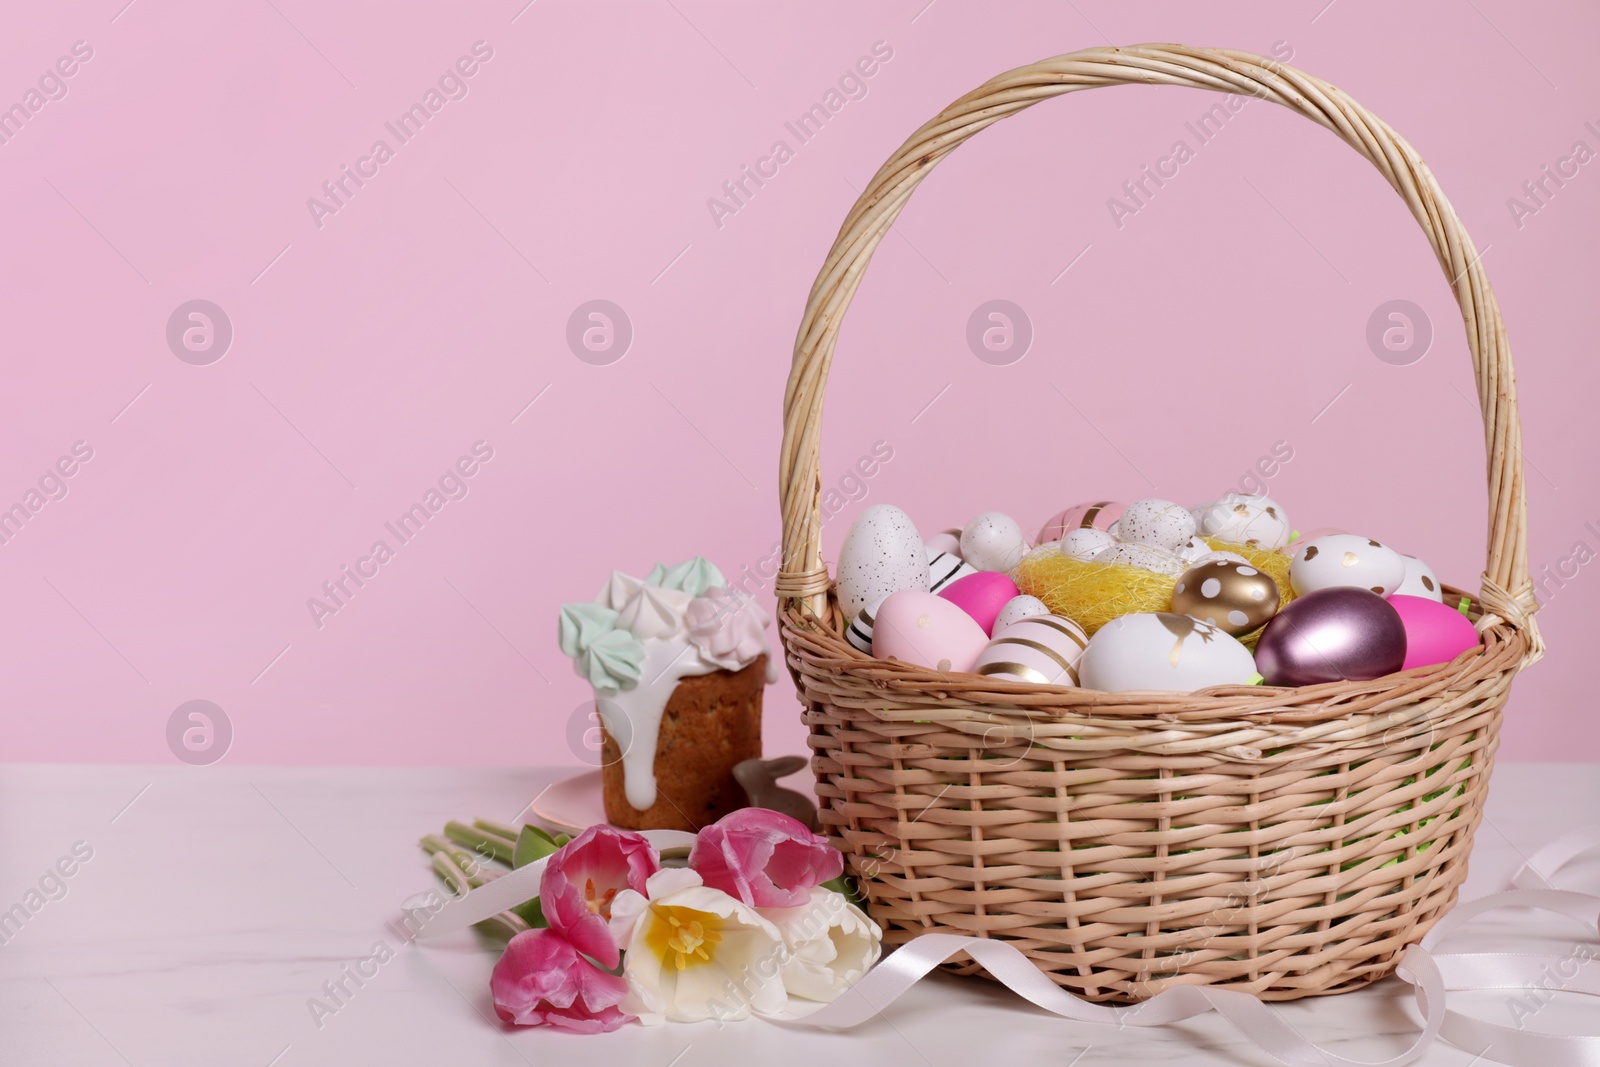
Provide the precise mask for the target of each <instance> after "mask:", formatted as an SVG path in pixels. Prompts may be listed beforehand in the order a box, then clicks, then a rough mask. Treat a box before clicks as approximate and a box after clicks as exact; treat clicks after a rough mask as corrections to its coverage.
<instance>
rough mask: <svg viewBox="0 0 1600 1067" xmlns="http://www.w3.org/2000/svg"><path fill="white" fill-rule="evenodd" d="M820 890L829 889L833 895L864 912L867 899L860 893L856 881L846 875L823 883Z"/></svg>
mask: <svg viewBox="0 0 1600 1067" xmlns="http://www.w3.org/2000/svg"><path fill="white" fill-rule="evenodd" d="M822 888H824V889H831V890H833V891H834V892H835V893H839V894H841V895H842V896H843V897H844V898H845V899H846V900H848V901H849V902H850V903H852V904H854V905H855V906H856V907H858V908H861V909H862V910H866V907H867V898H866V896H865V895H864V894H863V893H862V892H861V888H860V886H858V885H857V884H856V880H855V879H854V878H851V877H850V876H849V875H848V874H841V875H840V876H839V877H837V878H834V879H831V880H829V881H826V882H823V883H822Z"/></svg>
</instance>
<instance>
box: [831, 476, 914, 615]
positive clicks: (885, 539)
mask: <svg viewBox="0 0 1600 1067" xmlns="http://www.w3.org/2000/svg"><path fill="white" fill-rule="evenodd" d="M838 575H839V580H838V586H837V593H838V597H839V606H840V607H841V608H842V609H844V614H845V618H847V619H854V618H855V617H856V613H857V612H859V611H860V610H861V609H862V608H864V607H866V606H867V605H868V604H870V603H872V602H873V601H875V600H880V599H882V598H883V597H886V596H888V595H889V594H890V593H895V592H898V591H900V590H902V589H916V590H920V591H922V592H926V591H927V589H928V554H927V550H926V549H925V548H923V546H922V535H921V534H919V533H917V527H916V525H915V524H914V523H912V521H911V517H910V516H909V515H907V514H906V513H905V512H903V511H901V510H900V509H899V508H897V507H895V506H893V505H892V504H874V505H873V506H872V507H870V508H868V509H867V510H865V511H863V512H862V513H861V514H860V515H859V516H858V517H857V518H856V521H855V522H854V524H852V525H851V527H850V532H849V533H847V534H845V537H844V544H843V545H842V546H841V547H840V549H839V567H838Z"/></svg>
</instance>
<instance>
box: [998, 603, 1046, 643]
mask: <svg viewBox="0 0 1600 1067" xmlns="http://www.w3.org/2000/svg"><path fill="white" fill-rule="evenodd" d="M1048 614H1050V608H1049V607H1048V606H1046V604H1045V602H1044V601H1042V600H1040V599H1039V598H1038V597H1036V596H1028V595H1027V594H1023V595H1022V596H1014V597H1012V598H1011V599H1010V600H1008V601H1006V606H1005V607H1003V608H1001V609H1000V614H998V615H996V616H995V617H994V625H993V626H991V627H990V628H989V632H990V633H991V634H997V633H999V632H1000V631H1001V630H1004V629H1005V628H1006V627H1007V626H1010V625H1011V624H1012V623H1014V622H1016V621H1017V620H1018V619H1029V618H1032V617H1033V616H1035V615H1048Z"/></svg>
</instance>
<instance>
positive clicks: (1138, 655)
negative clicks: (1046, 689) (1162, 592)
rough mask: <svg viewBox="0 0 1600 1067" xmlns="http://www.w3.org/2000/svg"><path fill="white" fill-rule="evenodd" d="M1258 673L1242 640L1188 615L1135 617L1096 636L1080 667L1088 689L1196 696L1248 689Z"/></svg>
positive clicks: (1123, 619)
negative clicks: (1219, 688)
mask: <svg viewBox="0 0 1600 1067" xmlns="http://www.w3.org/2000/svg"><path fill="white" fill-rule="evenodd" d="M1255 673H1256V665H1255V660H1254V659H1253V658H1252V657H1251V655H1250V650H1249V649H1248V648H1245V647H1244V646H1243V645H1241V644H1240V643H1239V641H1238V639H1236V638H1234V637H1230V636H1229V635H1228V634H1226V633H1224V632H1223V631H1221V630H1219V629H1217V628H1216V627H1215V626H1212V625H1211V624H1210V623H1206V622H1201V621H1200V620H1199V619H1192V618H1190V617H1189V616H1187V615H1176V614H1172V613H1170V612H1164V611H1163V612H1136V613H1134V614H1132V615H1122V616H1119V617H1117V618H1115V619H1112V620H1111V621H1110V622H1108V623H1106V624H1105V625H1104V626H1102V627H1100V629H1099V630H1097V631H1096V632H1095V635H1094V637H1092V638H1090V639H1089V647H1088V648H1086V649H1084V652H1083V659H1082V660H1080V661H1079V663H1078V677H1079V679H1080V684H1081V685H1082V686H1083V687H1084V688H1085V689H1100V690H1104V691H1105V692H1108V693H1117V692H1122V691H1124V690H1129V689H1156V690H1167V691H1169V692H1176V693H1188V692H1193V691H1194V690H1196V689H1206V688H1208V687H1210V686H1213V685H1248V684H1249V682H1250V679H1251V678H1252V677H1253V676H1254V675H1255Z"/></svg>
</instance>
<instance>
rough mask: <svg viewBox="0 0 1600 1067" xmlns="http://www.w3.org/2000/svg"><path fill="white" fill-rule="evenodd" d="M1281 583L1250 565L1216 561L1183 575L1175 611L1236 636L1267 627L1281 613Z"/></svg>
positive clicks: (1174, 592)
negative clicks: (1279, 587) (1270, 620)
mask: <svg viewBox="0 0 1600 1067" xmlns="http://www.w3.org/2000/svg"><path fill="white" fill-rule="evenodd" d="M1278 599H1279V598H1278V583H1277V582H1275V581H1273V580H1272V577H1271V576H1270V575H1267V574H1264V573H1262V572H1261V571H1259V570H1257V569H1256V568H1254V567H1252V566H1250V565H1249V564H1247V563H1239V562H1237V561H1235V560H1214V561H1212V562H1210V563H1202V564H1200V565H1199V566H1197V567H1192V568H1190V569H1189V570H1187V571H1184V572H1183V575H1182V577H1180V578H1179V579H1178V584H1177V585H1176V586H1174V587H1173V589H1172V610H1173V611H1175V612H1177V613H1178V614H1180V615H1188V616H1191V617H1193V618H1196V619H1200V620H1201V621H1203V622H1209V623H1211V625H1213V626H1215V627H1217V629H1219V630H1222V631H1223V632H1225V633H1227V634H1229V635H1231V636H1233V637H1242V636H1243V635H1245V634H1247V633H1250V632H1251V631H1252V630H1256V629H1259V628H1260V627H1262V626H1264V625H1265V624H1266V622H1267V620H1268V619H1270V618H1272V617H1273V616H1274V615H1276V614H1277V613H1278Z"/></svg>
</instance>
